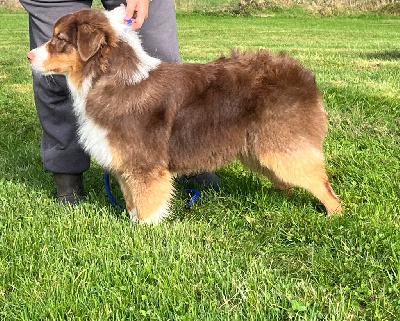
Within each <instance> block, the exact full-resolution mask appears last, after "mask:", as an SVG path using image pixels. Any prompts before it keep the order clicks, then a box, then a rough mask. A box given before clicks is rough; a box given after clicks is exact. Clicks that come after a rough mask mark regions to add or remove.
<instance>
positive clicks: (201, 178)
mask: <svg viewBox="0 0 400 321" xmlns="http://www.w3.org/2000/svg"><path fill="white" fill-rule="evenodd" d="M184 178H185V179H186V180H187V181H188V182H191V181H194V182H196V184H198V185H199V186H204V187H207V188H213V189H214V190H215V191H218V190H219V187H220V186H221V179H220V178H219V177H218V175H217V174H215V173H214V172H204V173H200V174H196V175H190V176H184Z"/></svg>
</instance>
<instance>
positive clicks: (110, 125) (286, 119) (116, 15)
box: [28, 7, 342, 223]
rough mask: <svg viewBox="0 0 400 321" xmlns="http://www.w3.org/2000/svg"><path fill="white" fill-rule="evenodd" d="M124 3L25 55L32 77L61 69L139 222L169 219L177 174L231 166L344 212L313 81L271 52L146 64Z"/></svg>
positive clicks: (68, 24)
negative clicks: (327, 158)
mask: <svg viewBox="0 0 400 321" xmlns="http://www.w3.org/2000/svg"><path fill="white" fill-rule="evenodd" d="M124 15H125V12H124V8H123V7H119V8H117V9H115V10H113V11H109V12H106V11H99V10H82V11H77V12H75V13H71V14H68V15H66V16H64V17H62V18H60V19H59V20H58V21H57V22H56V24H55V27H54V35H53V36H52V38H51V39H50V40H49V41H48V42H47V43H45V44H44V45H42V46H41V47H39V48H36V49H34V50H32V51H31V52H29V54H28V58H29V60H30V61H31V64H32V67H33V69H34V70H36V71H38V72H40V73H42V74H65V75H66V77H67V80H68V84H69V87H70V90H71V93H72V97H73V99H74V111H75V113H76V115H77V119H78V123H79V139H80V142H81V144H82V146H83V147H84V148H85V150H86V151H87V152H88V153H89V154H90V155H91V156H92V157H93V158H94V159H95V160H96V161H97V162H98V163H99V164H100V165H101V166H103V167H105V168H107V169H108V170H110V171H111V172H112V173H113V174H114V175H115V176H116V177H117V178H118V181H119V184H120V186H121V189H122V192H123V194H124V198H125V202H126V207H127V210H128V212H129V215H130V217H131V219H132V220H134V221H137V220H139V221H142V222H148V223H154V222H158V221H159V220H160V219H162V218H163V217H165V216H167V215H168V207H169V202H170V200H171V197H172V196H173V186H172V179H173V177H174V175H177V174H180V173H187V174H189V173H195V172H200V171H208V170H214V169H216V168H218V167H220V166H222V165H224V164H227V163H228V162H231V161H232V160H234V159H239V160H241V161H242V163H243V164H244V165H245V166H247V167H249V168H250V169H252V170H254V171H257V172H259V173H262V174H263V175H265V176H266V177H268V178H269V179H270V180H271V181H272V182H273V184H274V186H275V188H277V189H278V190H290V189H291V188H292V186H300V187H303V188H305V189H307V190H308V191H310V192H311V193H312V194H314V195H315V197H317V198H318V199H319V200H320V201H321V202H322V203H323V204H324V206H325V208H326V210H327V212H328V214H338V213H340V212H341V210H342V208H341V205H340V203H339V201H338V199H337V197H336V195H335V193H334V192H333V190H332V188H331V186H330V185H329V182H328V176H327V174H326V171H325V164H324V155H323V152H322V144H323V140H324V137H325V133H326V129H327V119H326V114H325V110H324V106H323V103H322V98H321V93H320V91H319V90H318V88H317V85H316V82H315V77H314V75H313V74H312V73H311V72H310V71H308V70H306V69H304V68H303V67H302V66H300V65H299V63H298V62H296V61H295V60H294V59H292V58H289V57H286V56H285V55H283V54H281V55H278V56H274V55H271V54H270V53H269V52H268V51H265V50H259V51H258V52H255V53H250V52H244V53H241V52H233V53H232V55H231V57H221V58H219V59H217V60H215V61H212V62H209V63H206V64H188V63H184V64H180V63H169V62H163V61H160V60H158V59H155V58H152V57H150V56H149V55H147V54H146V52H145V51H144V50H143V49H142V47H141V44H140V40H139V38H138V35H137V34H136V32H135V31H131V30H127V27H126V25H125V24H124Z"/></svg>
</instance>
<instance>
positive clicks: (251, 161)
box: [239, 156, 292, 196]
mask: <svg viewBox="0 0 400 321" xmlns="http://www.w3.org/2000/svg"><path fill="white" fill-rule="evenodd" d="M239 160H240V161H241V162H242V164H243V165H244V166H245V167H247V168H249V169H250V170H252V171H253V172H257V173H260V174H262V175H264V176H266V177H267V178H268V179H269V180H270V181H271V182H272V183H273V184H274V188H275V189H276V190H278V191H282V192H284V193H285V194H286V195H288V196H290V195H291V194H292V185H290V184H288V183H286V182H284V181H282V180H281V179H280V178H279V177H278V176H276V175H275V173H274V172H273V171H271V170H270V169H268V168H267V167H266V166H262V165H261V163H260V162H259V160H258V159H256V158H254V157H244V156H241V157H239Z"/></svg>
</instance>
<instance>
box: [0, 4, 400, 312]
mask: <svg viewBox="0 0 400 321" xmlns="http://www.w3.org/2000/svg"><path fill="white" fill-rule="evenodd" d="M399 23H400V20H399V18H394V17H390V16H383V15H382V16H372V15H365V16H360V17H356V18H355V17H353V18H350V17H330V18H326V17H325V18H323V17H312V16H307V15H300V16H288V15H286V14H282V15H279V14H276V15H275V16H270V17H237V18H234V17H229V16H201V15H181V14H180V15H178V24H179V39H180V43H181V51H182V56H183V59H184V60H185V61H192V62H199V61H207V60H210V59H213V58H216V57H217V56H218V55H219V54H220V53H229V50H230V48H234V47H239V48H242V49H257V48H261V47H262V48H270V49H271V50H272V51H274V52H279V51H280V50H285V51H286V52H288V53H289V54H291V55H292V56H294V57H296V58H298V59H299V60H300V61H301V62H302V63H303V64H304V65H305V66H307V67H308V68H310V69H311V70H313V71H314V72H315V74H316V76H317V81H318V84H319V85H320V87H321V89H322V91H323V93H324V98H325V102H326V108H327V111H328V115H329V121H330V125H329V133H328V136H327V139H326V143H325V152H326V158H327V168H328V173H329V175H330V177H331V182H332V186H333V188H334V189H335V191H337V193H338V194H339V195H340V197H341V199H342V200H343V205H344V208H345V213H344V215H343V216H340V217H329V218H328V217H326V216H325V214H324V212H323V208H322V206H321V205H320V204H319V203H318V201H317V200H316V199H315V198H314V197H313V196H312V195H310V194H309V193H308V192H306V191H304V190H301V189H296V190H295V192H294V195H293V196H292V197H291V198H289V199H288V198H286V197H285V196H283V195H281V194H279V193H277V192H275V191H272V190H271V189H270V187H271V184H270V183H269V182H268V181H267V180H265V179H263V178H261V177H259V176H257V175H254V174H252V173H250V172H248V171H247V170H245V169H243V168H242V166H241V165H240V164H239V163H233V164H231V165H229V166H227V167H225V168H223V169H221V170H220V171H218V174H219V175H220V176H221V178H222V180H223V187H222V189H221V191H220V192H219V193H215V192H212V191H203V194H202V197H201V199H200V200H199V201H198V203H196V204H195V206H194V207H193V208H192V209H191V210H190V211H186V210H184V204H185V202H186V201H187V195H185V194H184V193H183V192H181V190H182V188H183V186H180V185H179V186H177V189H178V193H177V197H176V199H175V201H174V203H173V205H172V206H173V215H172V217H171V219H170V220H169V221H168V222H165V223H163V224H160V225H158V226H156V227H148V226H138V225H133V224H131V223H130V221H129V220H128V219H127V217H126V215H125V213H124V212H121V211H119V210H117V209H114V208H113V207H112V206H111V205H110V203H109V201H108V199H107V197H106V194H105V192H104V188H103V186H102V170H101V169H100V168H99V167H98V166H96V165H93V167H92V169H91V170H90V171H89V172H88V173H87V174H86V176H85V186H86V190H87V192H88V194H89V199H88V201H87V202H85V203H83V204H81V205H79V206H77V207H74V208H71V207H61V206H59V205H57V204H55V203H54V202H53V195H54V187H53V185H52V181H51V177H50V175H49V174H47V173H44V172H43V171H42V165H41V160H40V156H39V145H40V134H41V130H40V126H39V123H38V120H37V116H36V113H35V108H34V103H33V97H32V86H31V78H30V68H29V65H28V62H27V61H26V58H25V56H26V52H27V51H28V42H29V41H28V32H27V29H28V23H27V15H26V14H25V13H22V12H12V13H10V12H7V11H0V25H1V28H0V46H1V47H0V49H1V55H0V82H1V84H0V124H1V126H0V134H1V139H0V151H1V153H0V319H5V320H39V319H85V320H86V319H92V320H99V319H101V320H103V319H117V320H118V319H137V320H168V319H169V320H287V319H295V320H301V319H305V320H395V319H396V318H397V317H398V315H399V313H400V280H399V278H400V233H399V228H400V226H399V225H400V219H399V214H400V159H399V154H400V151H399V145H400V106H399V105H400V98H399V97H400V64H399V59H400V48H399V41H398V39H399V35H400V32H399V28H398V26H399ZM113 189H114V190H115V191H116V194H117V197H118V198H120V197H121V194H120V193H119V192H118V187H117V186H116V185H115V184H114V185H113Z"/></svg>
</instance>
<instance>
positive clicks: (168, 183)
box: [121, 170, 173, 223]
mask: <svg viewBox="0 0 400 321" xmlns="http://www.w3.org/2000/svg"><path fill="white" fill-rule="evenodd" d="M123 176H124V179H125V183H126V185H125V186H124V187H122V185H121V188H122V190H126V191H127V197H126V201H127V204H128V202H130V201H131V200H132V203H131V204H133V206H131V207H128V206H127V209H128V211H129V213H134V214H137V217H138V219H139V220H140V222H143V223H158V222H160V221H161V220H162V219H163V218H165V217H166V216H168V214H169V202H170V200H171V198H172V196H173V186H172V176H171V174H170V173H169V172H168V171H167V170H154V171H153V172H152V173H140V174H139V173H132V174H126V173H125V174H123ZM124 195H125V193H124ZM135 210H136V211H135ZM132 215H133V214H132Z"/></svg>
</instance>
